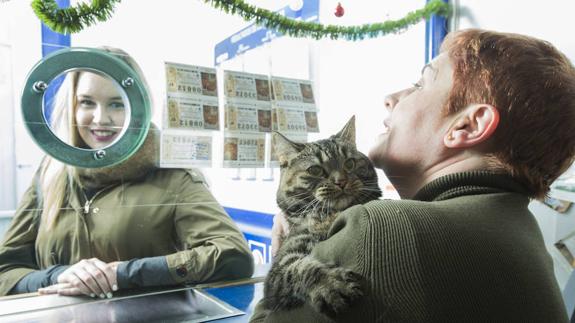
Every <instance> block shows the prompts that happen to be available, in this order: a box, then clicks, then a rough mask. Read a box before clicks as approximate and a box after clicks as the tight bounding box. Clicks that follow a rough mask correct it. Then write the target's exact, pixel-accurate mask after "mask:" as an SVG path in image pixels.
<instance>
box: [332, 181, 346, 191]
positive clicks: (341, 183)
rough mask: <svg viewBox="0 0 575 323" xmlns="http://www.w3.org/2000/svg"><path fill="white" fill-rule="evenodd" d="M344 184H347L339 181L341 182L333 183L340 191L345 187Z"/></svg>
mask: <svg viewBox="0 0 575 323" xmlns="http://www.w3.org/2000/svg"><path fill="white" fill-rule="evenodd" d="M345 184H347V181H346V180H341V181H337V182H335V185H337V186H339V188H341V189H342V190H343V188H344V187H345Z"/></svg>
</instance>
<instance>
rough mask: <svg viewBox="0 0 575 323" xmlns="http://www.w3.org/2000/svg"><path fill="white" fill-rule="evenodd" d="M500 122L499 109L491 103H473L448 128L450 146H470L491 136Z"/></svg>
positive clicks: (444, 141)
mask: <svg viewBox="0 0 575 323" xmlns="http://www.w3.org/2000/svg"><path fill="white" fill-rule="evenodd" d="M498 124H499V111H498V110H497V108H495V107H494V106H492V105H489V104H472V105H470V106H468V107H467V108H465V109H464V110H463V112H462V113H459V114H458V116H457V117H456V118H455V120H454V121H453V123H452V124H451V125H450V126H449V128H448V129H447V133H446V134H445V135H444V137H443V143H444V145H445V146H446V147H448V148H468V147H473V146H475V145H477V144H480V143H482V142H484V141H486V140H487V139H489V138H491V136H492V135H493V133H494V132H495V129H497V125H498Z"/></svg>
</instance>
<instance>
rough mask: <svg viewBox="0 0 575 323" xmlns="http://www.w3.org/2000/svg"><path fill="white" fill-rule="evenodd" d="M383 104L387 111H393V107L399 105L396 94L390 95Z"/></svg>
mask: <svg viewBox="0 0 575 323" xmlns="http://www.w3.org/2000/svg"><path fill="white" fill-rule="evenodd" d="M383 104H384V105H385V108H386V109H387V110H393V107H395V105H396V104H397V96H396V95H395V94H390V95H388V96H386V97H385V99H384V100H383Z"/></svg>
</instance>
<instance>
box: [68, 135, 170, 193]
mask: <svg viewBox="0 0 575 323" xmlns="http://www.w3.org/2000/svg"><path fill="white" fill-rule="evenodd" d="M159 132H160V130H159V129H158V127H156V126H155V125H154V124H151V125H150V129H149V130H148V134H147V136H146V140H145V141H144V143H143V144H142V146H141V147H140V148H139V149H138V151H137V152H136V153H135V154H133V155H132V156H131V157H130V158H128V159H126V160H125V161H123V162H121V163H120V164H116V165H113V166H109V167H102V168H80V167H77V168H76V170H77V172H78V177H79V179H80V183H79V184H80V186H82V187H83V188H86V189H98V188H102V187H105V186H108V185H111V184H115V183H121V182H127V181H133V180H138V179H142V178H144V177H145V176H146V175H147V174H148V173H150V172H151V171H153V170H155V169H156V168H157V164H159V163H158V161H159V158H158V157H159V151H160V149H159V147H160V133H159Z"/></svg>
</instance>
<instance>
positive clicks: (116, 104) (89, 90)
mask: <svg viewBox="0 0 575 323" xmlns="http://www.w3.org/2000/svg"><path fill="white" fill-rule="evenodd" d="M48 89H50V90H49V91H47V92H46V93H45V95H44V107H43V108H44V109H43V111H44V117H45V119H46V120H47V122H49V124H50V128H51V130H52V132H53V133H54V134H55V135H56V136H57V137H58V138H59V139H60V140H62V141H63V142H65V143H67V144H69V145H72V146H74V147H79V148H85V149H102V148H106V147H108V146H110V145H112V144H113V143H115V142H116V141H117V140H118V139H120V138H121V136H122V134H123V133H124V130H125V127H126V126H127V125H128V124H129V120H128V119H129V115H130V110H129V109H130V105H129V101H128V98H127V95H126V93H125V92H124V90H123V89H122V87H120V85H119V84H118V83H117V82H116V81H114V80H113V79H112V78H110V77H109V76H107V75H105V74H103V73H100V72H96V71H92V70H72V71H69V72H66V73H64V74H63V75H61V76H59V77H56V78H55V79H54V80H53V81H52V82H51V83H50V84H49V86H48Z"/></svg>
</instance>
